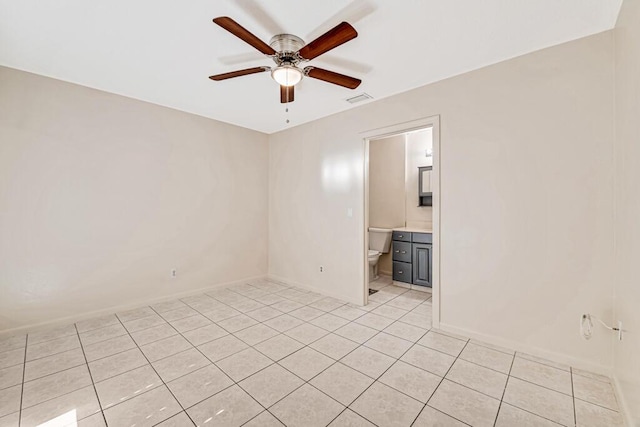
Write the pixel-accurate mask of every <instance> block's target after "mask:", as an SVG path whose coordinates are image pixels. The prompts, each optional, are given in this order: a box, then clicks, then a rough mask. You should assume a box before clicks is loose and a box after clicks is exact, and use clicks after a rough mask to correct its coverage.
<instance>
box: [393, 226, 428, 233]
mask: <svg viewBox="0 0 640 427" xmlns="http://www.w3.org/2000/svg"><path fill="white" fill-rule="evenodd" d="M393 231H404V232H407V233H430V234H433V229H431V228H420V227H401V228H394V229H393Z"/></svg>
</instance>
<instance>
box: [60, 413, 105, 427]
mask: <svg viewBox="0 0 640 427" xmlns="http://www.w3.org/2000/svg"><path fill="white" fill-rule="evenodd" d="M71 426H73V424H72V425H71ZM71 426H69V427H71ZM77 427H107V424H106V422H105V420H104V415H102V412H98V413H97V414H93V415H91V416H88V417H87V418H83V419H81V420H78V426H77Z"/></svg>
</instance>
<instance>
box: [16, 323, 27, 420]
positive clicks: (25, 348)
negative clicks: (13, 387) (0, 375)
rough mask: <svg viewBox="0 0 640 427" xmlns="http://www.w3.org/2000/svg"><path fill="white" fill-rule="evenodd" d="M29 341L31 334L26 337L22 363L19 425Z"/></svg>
mask: <svg viewBox="0 0 640 427" xmlns="http://www.w3.org/2000/svg"><path fill="white" fill-rule="evenodd" d="M28 343H29V335H26V336H25V337H24V360H23V363H22V384H20V408H18V411H19V414H18V427H20V425H22V401H23V400H24V376H25V372H26V371H27V344H28Z"/></svg>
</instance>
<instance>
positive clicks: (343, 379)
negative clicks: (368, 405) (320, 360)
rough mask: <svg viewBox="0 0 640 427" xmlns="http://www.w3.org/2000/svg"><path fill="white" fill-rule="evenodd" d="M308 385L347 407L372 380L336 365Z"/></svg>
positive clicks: (346, 367) (341, 365) (345, 367)
mask: <svg viewBox="0 0 640 427" xmlns="http://www.w3.org/2000/svg"><path fill="white" fill-rule="evenodd" d="M309 383H310V384H311V385H313V386H314V387H316V388H317V389H319V390H320V391H322V392H324V393H325V394H327V395H329V396H331V397H333V398H334V399H335V400H337V401H338V402H340V403H342V404H343V405H345V406H348V405H350V404H351V402H353V401H354V400H355V399H356V398H357V397H358V396H360V394H361V393H362V392H363V391H365V390H366V389H367V387H369V386H370V385H371V384H372V383H373V379H371V378H369V377H367V376H366V375H364V374H362V373H360V372H358V371H356V370H355V369H352V368H349V367H348V366H346V365H343V364H342V363H336V364H334V365H331V366H330V367H329V368H328V369H326V370H325V371H323V372H322V373H321V374H320V375H318V376H316V377H315V378H313V379H312V380H311V381H310V382H309Z"/></svg>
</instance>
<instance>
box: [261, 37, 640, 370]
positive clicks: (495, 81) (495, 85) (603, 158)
mask: <svg viewBox="0 0 640 427" xmlns="http://www.w3.org/2000/svg"><path fill="white" fill-rule="evenodd" d="M612 36H613V34H612V32H605V33H601V34H598V35H595V36H591V37H587V38H583V39H579V40H576V41H572V42H570V43H566V44H562V45H558V46H554V47H551V48H548V49H544V50H541V51H538V52H534V53H531V54H528V55H525V56H521V57H518V58H514V59H511V60H508V61H505V62H502V63H498V64H495V65H491V66H488V67H486V68H483V69H480V70H476V71H472V72H469V73H466V74H463V75H460V76H457V77H453V78H450V79H447V80H444V81H440V82H437V83H433V84H430V85H427V86H423V87H420V88H417V89H414V90H411V91H408V92H405V93H402V94H398V95H395V96H391V97H388V98H385V99H382V100H378V101H374V102H371V103H368V104H366V105H363V106H361V107H358V108H355V109H352V110H349V111H346V112H343V113H340V114H336V115H333V116H330V117H327V118H324V119H321V120H317V121H315V122H313V123H309V124H305V125H301V126H297V127H294V128H291V129H289V130H286V131H283V132H279V133H275V134H272V135H270V136H269V174H270V178H269V236H270V238H269V248H270V251H269V254H270V255H269V272H270V274H271V275H272V276H273V277H278V278H282V279H285V280H287V281H289V282H292V283H299V284H302V285H304V286H307V287H309V288H311V289H314V290H316V291H318V292H322V293H325V294H328V295H333V296H335V297H339V298H342V299H346V300H348V301H351V302H354V303H362V302H363V297H364V295H363V294H364V292H363V288H364V259H365V253H364V214H363V209H364V181H363V176H364V142H363V139H362V134H363V133H364V132H369V131H371V130H373V129H379V128H382V127H385V126H391V125H396V124H399V123H403V122H407V121H410V120H415V119H419V118H423V117H430V116H434V115H439V116H440V130H441V151H440V154H441V156H440V160H441V190H442V200H441V212H440V214H441V224H440V235H441V247H440V254H441V263H440V272H441V277H440V282H441V301H440V304H441V318H440V321H441V324H442V326H443V327H445V328H448V329H450V330H457V331H460V332H464V333H467V334H471V335H474V336H476V337H481V338H483V339H485V340H489V341H491V342H494V343H496V344H501V345H508V346H510V347H513V348H516V349H519V350H523V351H528V352H530V353H534V354H537V355H539V356H546V357H553V358H554V359H557V360H564V361H565V362H568V363H572V364H574V365H579V366H582V367H583V368H588V369H595V370H601V371H606V370H607V369H610V368H611V366H612V359H613V355H612V346H611V340H610V337H609V336H608V335H597V336H594V337H593V339H591V340H590V341H584V340H583V339H582V338H580V335H579V332H578V320H579V318H580V315H581V314H582V313H583V312H585V311H589V312H591V313H593V314H595V315H597V316H600V317H602V318H610V316H611V305H612V304H611V289H612V288H611V281H612V277H613V233H612V230H613V217H612V216H613V215H612V209H611V206H612V205H613V192H612V189H613V180H612V177H613V138H614V133H613V122H614V121H613V105H614V99H613V93H614V87H613V83H614V69H613V68H614V67H613V63H614V61H613V48H612V47H613V38H612ZM364 82H365V83H364V84H363V85H366V76H364ZM363 90H366V87H363ZM629 161H632V159H630V160H629ZM302 247H303V248H304V250H303V249H301V248H302ZM320 265H322V266H324V269H323V272H320V269H319V266H320Z"/></svg>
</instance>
